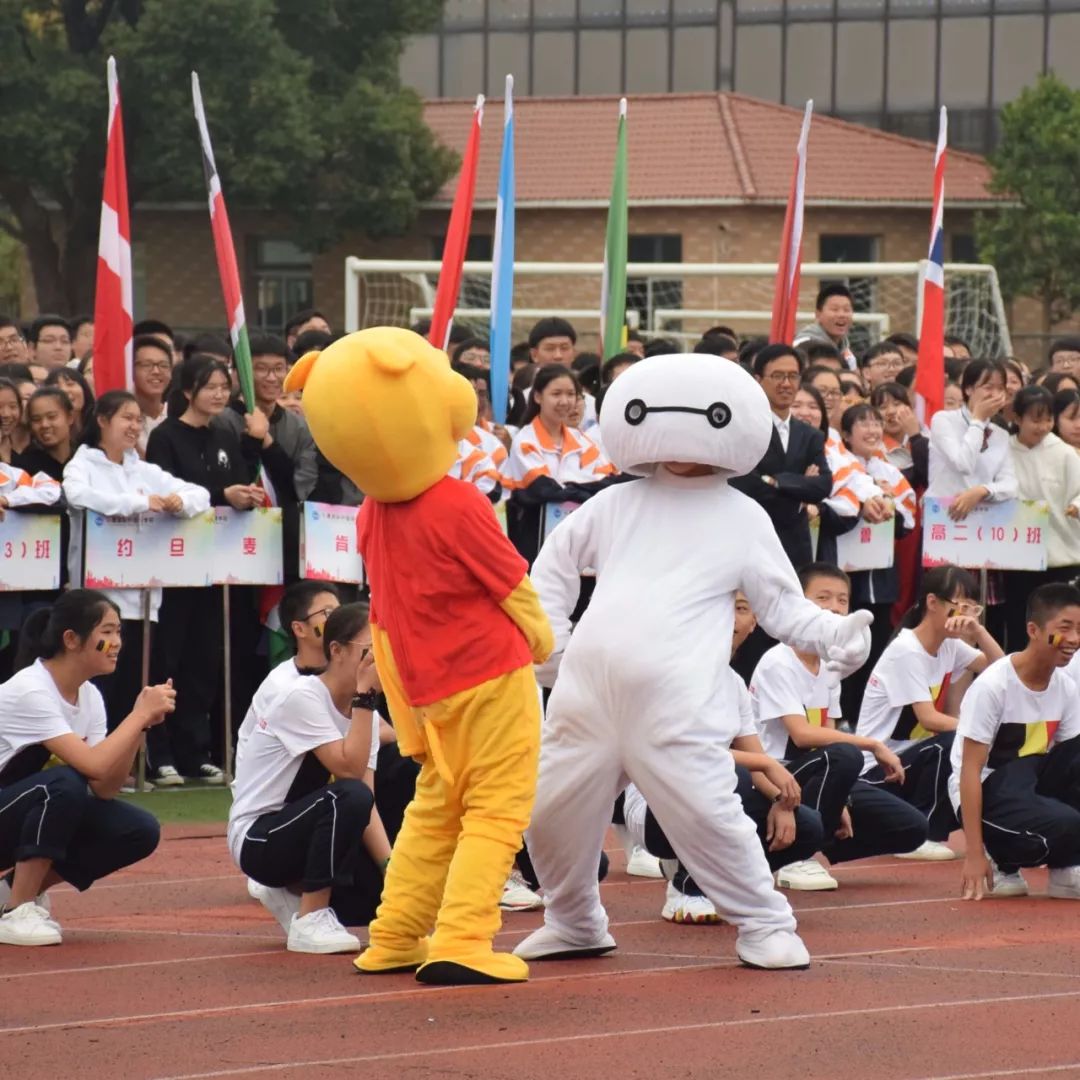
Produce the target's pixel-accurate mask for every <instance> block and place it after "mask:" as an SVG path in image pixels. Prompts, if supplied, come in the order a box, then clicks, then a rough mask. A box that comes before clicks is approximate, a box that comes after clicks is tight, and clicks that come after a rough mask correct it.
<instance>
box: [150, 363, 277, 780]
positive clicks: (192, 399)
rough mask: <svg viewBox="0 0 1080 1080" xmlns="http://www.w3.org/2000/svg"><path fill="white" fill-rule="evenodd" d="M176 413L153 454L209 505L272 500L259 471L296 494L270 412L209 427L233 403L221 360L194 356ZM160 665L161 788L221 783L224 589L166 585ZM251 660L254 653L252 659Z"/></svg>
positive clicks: (157, 769) (180, 374)
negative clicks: (217, 728)
mask: <svg viewBox="0 0 1080 1080" xmlns="http://www.w3.org/2000/svg"><path fill="white" fill-rule="evenodd" d="M176 384H177V385H176V389H175V390H174V391H173V392H172V394H171V395H170V398H169V416H168V418H167V419H166V420H165V422H164V423H163V424H161V425H160V427H157V428H155V429H154V430H153V431H152V432H151V433H150V439H149V441H148V442H147V446H146V460H147V461H149V462H151V463H152V464H154V465H158V466H160V467H161V468H162V469H164V470H165V471H166V472H168V473H170V474H172V475H173V476H175V477H177V478H178V479H180V480H184V481H186V482H188V483H190V484H196V485H198V486H199V487H203V488H205V489H206V490H207V491H208V492H209V493H210V505H211V506H231V507H233V508H234V509H236V510H250V509H253V508H254V507H256V506H262V505H264V503H265V502H266V497H267V493H266V489H265V488H264V487H263V486H261V485H260V484H259V483H257V482H256V480H257V479H258V478H259V475H260V468H263V469H265V472H266V473H267V474H268V480H269V484H270V485H271V486H272V487H273V488H274V490H275V491H276V492H277V494H278V496H279V498H288V499H295V492H294V490H293V486H292V466H291V463H290V461H289V457H288V455H287V454H285V453H284V452H283V451H282V450H281V448H280V447H278V446H277V444H276V443H275V442H274V440H273V437H272V436H271V434H270V428H269V422H268V421H267V418H266V416H265V415H264V414H263V413H261V412H259V411H258V410H256V411H255V412H253V413H248V414H247V415H246V416H245V417H244V429H245V434H244V435H243V436H242V437H240V438H237V436H236V435H235V434H234V433H233V432H232V431H229V430H227V429H225V428H222V427H218V426H215V425H211V423H210V421H211V419H213V417H215V416H218V415H220V414H221V412H222V411H223V410H224V409H225V408H226V407H227V406H228V403H229V397H230V395H231V393H232V383H231V381H230V378H229V370H228V368H227V367H226V366H225V364H224V363H222V362H221V361H220V360H215V359H211V358H209V357H207V356H205V355H202V354H199V353H196V354H194V355H193V356H190V357H188V359H186V360H185V361H184V362H183V364H181V365H180V367H179V368H178V369H177V373H176ZM159 627H160V629H159V633H158V641H159V643H160V647H159V648H158V649H156V650H155V651H156V654H157V655H156V663H157V665H158V666H159V667H160V669H161V670H163V671H166V672H168V673H169V674H170V675H172V676H173V677H174V679H175V682H176V690H177V705H176V712H175V714H174V715H173V716H172V717H171V718H170V722H169V723H168V724H167V725H166V726H165V727H164V728H163V729H161V730H160V731H159V730H157V729H155V731H154V732H153V733H152V734H151V736H150V738H149V739H148V740H147V743H148V746H147V749H148V752H149V757H150V763H151V766H152V767H153V769H154V774H153V775H152V777H151V779H153V781H154V783H156V784H162V783H163V782H164V784H165V785H166V786H169V785H177V784H182V783H183V782H184V777H192V778H195V779H201V780H204V781H206V782H208V783H211V784H222V783H224V781H225V777H224V774H223V773H222V771H221V769H220V768H218V767H217V765H215V764H213V763H212V762H211V760H210V747H211V741H212V740H211V729H210V712H211V709H213V707H214V702H215V700H216V698H217V697H218V693H219V690H220V684H221V664H222V649H223V613H222V592H221V587H220V586H215V587H213V588H210V589H166V590H165V592H164V596H163V598H162V604H161V617H160V623H159ZM245 659H246V661H247V662H248V663H251V662H252V659H253V658H251V657H245Z"/></svg>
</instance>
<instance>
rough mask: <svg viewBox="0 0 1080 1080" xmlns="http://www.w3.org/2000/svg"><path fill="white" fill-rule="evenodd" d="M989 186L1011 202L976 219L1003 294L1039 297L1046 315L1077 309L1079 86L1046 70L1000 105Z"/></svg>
mask: <svg viewBox="0 0 1080 1080" xmlns="http://www.w3.org/2000/svg"><path fill="white" fill-rule="evenodd" d="M1001 126H1002V139H1001V144H1000V146H999V147H998V149H997V150H996V151H995V153H994V154H993V155H992V156H991V158H990V163H991V166H992V168H993V180H992V182H991V184H990V189H991V191H993V192H995V193H996V194H999V195H1005V196H1009V197H1010V198H1011V199H1013V200H1014V202H1013V204H1012V205H1010V206H1007V207H1005V208H1003V209H1001V210H998V211H996V212H995V213H994V214H992V215H991V214H984V215H980V218H979V221H978V223H977V229H978V242H979V257H980V258H981V259H983V260H985V261H987V262H991V263H993V264H994V265H995V266H996V267H997V271H998V276H999V279H1000V281H1001V288H1002V292H1003V293H1004V294H1005V296H1006V298H1008V299H1012V298H1015V297H1017V296H1035V297H1038V298H1039V299H1041V300H1042V302H1043V308H1044V320H1045V322H1046V324H1047V329H1049V327H1050V324H1051V323H1053V322H1057V321H1059V320H1063V319H1066V318H1068V317H1069V316H1070V315H1071V314H1072V313H1073V312H1074V311H1075V310H1077V309H1078V308H1080V183H1078V182H1077V178H1078V177H1080V91H1076V90H1072V89H1070V88H1069V87H1068V86H1067V85H1066V84H1065V83H1064V82H1062V81H1061V79H1059V78H1058V77H1057V76H1056V75H1053V74H1050V75H1044V76H1042V77H1041V78H1040V79H1039V80H1038V82H1036V84H1035V85H1034V86H1032V87H1028V88H1027V89H1025V90H1024V91H1023V93H1022V94H1021V95H1020V96H1019V97H1018V98H1017V99H1016V100H1015V101H1013V102H1010V103H1009V104H1008V105H1006V106H1005V107H1004V109H1002V113H1001Z"/></svg>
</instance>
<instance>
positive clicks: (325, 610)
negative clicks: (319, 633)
mask: <svg viewBox="0 0 1080 1080" xmlns="http://www.w3.org/2000/svg"><path fill="white" fill-rule="evenodd" d="M331 611H337V608H332V607H321V608H319V610H318V611H309V612H308V613H307V614H306V615H305V616H304V617H303V618H302V619H301V620H300V622H307V621H308V620H309V619H315V618H318V616H320V615H321V616H322V617H323V618H324V619H328V618H329V617H330V612H331Z"/></svg>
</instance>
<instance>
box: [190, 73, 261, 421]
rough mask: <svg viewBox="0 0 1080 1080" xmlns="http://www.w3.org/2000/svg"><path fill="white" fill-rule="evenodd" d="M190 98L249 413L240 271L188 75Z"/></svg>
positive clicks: (197, 96)
mask: <svg viewBox="0 0 1080 1080" xmlns="http://www.w3.org/2000/svg"><path fill="white" fill-rule="evenodd" d="M191 96H192V98H193V100H194V102H195V122H196V123H197V124H198V125H199V139H200V141H201V143H202V159H203V172H204V173H205V174H206V190H207V192H208V195H209V199H210V228H211V230H212V231H213V233H214V251H215V252H216V254H217V265H218V276H219V277H220V278H221V290H222V292H223V293H224V294H225V316H226V318H227V319H228V320H229V337H230V338H232V346H233V361H234V363H235V364H236V373H237V375H238V376H239V378H240V389H241V390H242V391H243V394H244V405H245V407H246V408H247V411H248V412H253V411H254V409H255V385H254V380H253V379H252V375H251V345H250V344H249V343H248V332H247V321H246V319H245V318H244V295H243V293H242V292H241V291H240V272H239V271H238V270H237V268H236V248H235V247H233V238H232V230H231V229H230V228H229V215H228V214H227V213H226V212H225V196H224V195H223V194H222V191H221V178H220V177H219V176H218V171H217V165H216V164H215V163H214V148H213V147H212V146H211V145H210V129H209V128H208V127H207V126H206V110H205V109H204V108H203V101H202V91H201V90H200V89H199V76H198V75H197V74H196V73H195V72H194V71H193V72H192V73H191Z"/></svg>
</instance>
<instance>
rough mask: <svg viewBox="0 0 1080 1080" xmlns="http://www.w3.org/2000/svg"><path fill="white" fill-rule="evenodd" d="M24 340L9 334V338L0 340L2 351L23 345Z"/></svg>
mask: <svg viewBox="0 0 1080 1080" xmlns="http://www.w3.org/2000/svg"><path fill="white" fill-rule="evenodd" d="M22 343H23V339H22V338H21V337H20V336H19V335H18V334H14V335H11V334H9V335H8V336H7V337H2V338H0V349H10V348H11V347H12V346H14V345H21V344H22Z"/></svg>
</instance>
